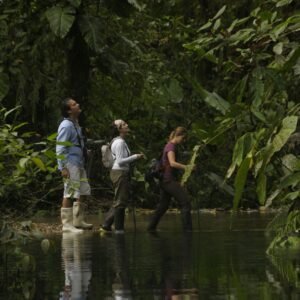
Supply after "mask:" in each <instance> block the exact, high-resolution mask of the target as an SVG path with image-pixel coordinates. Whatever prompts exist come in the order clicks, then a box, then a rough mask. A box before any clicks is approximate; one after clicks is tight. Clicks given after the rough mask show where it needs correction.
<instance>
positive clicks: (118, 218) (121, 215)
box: [114, 208, 125, 233]
mask: <svg viewBox="0 0 300 300" xmlns="http://www.w3.org/2000/svg"><path fill="white" fill-rule="evenodd" d="M124 219H125V208H115V217H114V220H115V233H124Z"/></svg>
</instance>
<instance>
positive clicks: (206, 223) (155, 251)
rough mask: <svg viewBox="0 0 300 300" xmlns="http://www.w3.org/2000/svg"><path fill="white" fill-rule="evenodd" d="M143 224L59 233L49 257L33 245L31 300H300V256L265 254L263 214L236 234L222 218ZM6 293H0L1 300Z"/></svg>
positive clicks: (243, 221)
mask: <svg viewBox="0 0 300 300" xmlns="http://www.w3.org/2000/svg"><path fill="white" fill-rule="evenodd" d="M137 221H138V223H139V226H138V227H137V228H138V230H137V232H134V230H133V229H131V230H130V227H129V229H128V231H126V234H124V235H116V234H110V235H106V236H101V237H100V236H99V234H98V233H93V232H85V233H83V234H77V235H76V234H75V235H74V234H68V233H65V234H64V235H63V237H61V236H55V237H53V245H55V244H56V245H61V246H62V247H60V246H58V247H57V248H55V247H53V251H49V252H48V253H47V254H46V255H45V254H43V252H42V251H41V248H40V243H36V244H32V245H31V247H30V248H29V249H28V251H29V253H31V254H32V255H34V256H35V257H36V261H37V268H36V269H37V274H36V276H34V274H30V275H31V277H30V280H31V281H34V282H36V284H35V286H36V290H35V295H34V296H32V298H27V299H57V298H59V297H58V295H60V299H105V300H112V299H120V300H121V299H124V300H127V299H128V300H129V299H138V300H139V299H142V300H148V299H149V300H150V299H151V300H153V299H154V300H158V299H189V300H194V299H208V300H210V299H224V300H225V299H239V300H240V299H241V300H244V299H258V300H260V299H262V300H264V299H272V300H277V299H278V300H279V299H280V300H281V299H293V300H296V299H297V300H298V299H300V287H299V282H300V280H299V275H300V274H299V268H300V265H299V264H300V260H299V252H298V253H296V254H295V255H294V256H293V255H291V253H283V255H282V256H280V257H279V256H278V257H277V256H276V257H275V258H272V257H269V258H268V257H267V256H266V254H265V251H266V249H267V246H268V244H269V241H268V240H267V239H266V236H265V235H264V231H263V228H264V226H265V224H266V223H267V221H268V220H267V219H266V218H265V217H261V216H260V215H254V214H251V215H249V216H248V215H247V216H244V215H243V216H241V217H240V218H238V219H237V220H236V223H235V224H234V225H235V226H233V229H234V230H230V229H229V228H230V226H229V223H230V222H229V221H230V219H229V217H227V216H226V215H224V214H222V215H216V216H207V217H205V216H201V230H199V231H196V232H193V233H189V234H184V233H182V232H181V230H179V229H178V228H180V225H181V223H180V217H179V216H178V217H177V216H174V215H170V216H166V218H165V219H164V223H163V224H162V228H163V229H162V231H160V232H158V234H156V235H155V234H149V233H147V232H145V230H144V228H145V227H146V224H147V222H146V221H147V220H143V219H141V218H140V219H139V218H138V219H137ZM143 222H144V223H143ZM143 224H145V226H144V227H143ZM177 225H178V226H177ZM126 228H127V227H126ZM177 229H178V230H177ZM258 229H259V230H258ZM51 238H52V237H51ZM55 249H57V251H56V250H55ZM61 260H62V265H61V264H60V261H61ZM0 270H1V266H0ZM8 270H10V268H8ZM0 274H1V271H0ZM11 286H12V285H10V287H11ZM14 286H15V285H14ZM2 295H4V298H1V296H2ZM8 295H9V294H8V290H6V291H4V292H3V291H1V290H0V299H5V300H7V299H14V298H9V296H8ZM20 299H21V298H20Z"/></svg>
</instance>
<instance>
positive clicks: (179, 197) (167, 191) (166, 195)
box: [148, 181, 193, 231]
mask: <svg viewBox="0 0 300 300" xmlns="http://www.w3.org/2000/svg"><path fill="white" fill-rule="evenodd" d="M160 193H161V194H160V202H159V203H158V205H157V207H156V210H155V211H154V214H153V216H152V218H151V219H150V223H149V225H148V230H149V231H151V230H155V229H156V226H157V225H158V223H159V221H160V218H161V217H162V216H163V215H164V214H165V212H166V211H167V209H168V207H169V204H170V201H171V198H172V197H174V198H175V199H176V201H177V202H179V204H180V206H181V219H182V227H183V230H185V231H190V230H192V227H193V226H192V217H191V203H190V199H189V195H188V193H187V191H186V190H185V189H184V188H183V187H182V186H181V185H180V183H179V182H177V181H168V182H162V183H161V187H160Z"/></svg>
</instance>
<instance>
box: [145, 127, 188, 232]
mask: <svg viewBox="0 0 300 300" xmlns="http://www.w3.org/2000/svg"><path fill="white" fill-rule="evenodd" d="M186 135H187V130H186V129H185V128H184V127H177V128H176V129H175V130H174V131H172V133H171V134H170V137H169V141H168V143H167V144H166V145H165V147H164V150H163V154H162V162H161V164H162V169H163V174H162V178H161V180H160V201H159V203H158V205H157V208H156V210H155V211H154V214H153V216H152V217H151V219H150V223H149V225H148V227H147V230H148V231H155V230H156V227H157V225H158V223H159V221H160V218H161V217H162V216H163V215H164V214H165V212H166V211H167V209H168V207H169V204H170V201H171V198H172V197H174V198H175V199H176V201H177V202H179V204H180V206H181V217H182V226H183V230H184V231H190V230H192V218H191V203H190V199H189V195H188V193H187V191H186V190H185V188H184V187H182V186H181V184H180V181H179V178H178V177H179V174H178V173H179V172H178V171H179V170H185V168H186V167H187V166H186V165H184V164H181V163H179V162H178V161H177V159H178V154H177V146H178V145H179V144H181V143H182V142H183V141H184V140H185V138H186Z"/></svg>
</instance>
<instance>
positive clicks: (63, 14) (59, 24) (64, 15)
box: [46, 6, 75, 38]
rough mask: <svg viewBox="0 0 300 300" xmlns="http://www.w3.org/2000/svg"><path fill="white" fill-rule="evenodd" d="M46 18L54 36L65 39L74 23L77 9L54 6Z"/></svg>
mask: <svg viewBox="0 0 300 300" xmlns="http://www.w3.org/2000/svg"><path fill="white" fill-rule="evenodd" d="M46 17H47V19H48V21H49V24H50V28H51V30H52V31H53V32H54V34H55V35H57V36H59V37H60V38H64V37H65V36H66V35H67V33H68V32H69V31H70V29H71V27H72V25H73V23H74V20H75V8H74V7H71V6H68V7H62V6H54V7H52V8H49V9H48V10H47V11H46Z"/></svg>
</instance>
